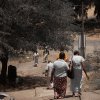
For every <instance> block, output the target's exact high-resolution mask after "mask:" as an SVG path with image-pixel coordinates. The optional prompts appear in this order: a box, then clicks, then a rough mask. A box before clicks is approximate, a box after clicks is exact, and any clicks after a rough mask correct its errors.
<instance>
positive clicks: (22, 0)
mask: <svg viewBox="0 0 100 100" xmlns="http://www.w3.org/2000/svg"><path fill="white" fill-rule="evenodd" d="M5 5H6V8H5V7H3V8H1V9H0V14H1V15H2V16H3V17H1V16H0V25H1V27H3V28H1V29H0V31H2V32H4V34H5V33H10V35H4V37H3V38H2V39H3V40H4V39H5V40H6V41H3V42H4V43H7V44H8V45H9V46H11V47H13V48H14V49H20V48H24V49H26V47H27V49H28V47H29V49H30V47H32V46H33V45H34V43H35V44H38V43H47V44H49V45H52V44H53V43H56V42H57V39H56V38H59V40H60V41H59V42H61V43H62V42H63V43H64V41H65V40H66V39H69V38H70V36H69V35H67V33H66V37H68V38H61V37H63V33H64V32H65V31H76V30H78V31H79V29H78V27H77V25H74V24H73V23H74V20H73V14H74V11H73V9H72V4H71V3H70V2H69V0H8V2H6V4H5ZM58 30H59V31H58ZM58 32H59V33H60V35H58ZM0 34H1V33H0ZM60 38H61V39H60ZM65 43H69V42H65Z"/></svg>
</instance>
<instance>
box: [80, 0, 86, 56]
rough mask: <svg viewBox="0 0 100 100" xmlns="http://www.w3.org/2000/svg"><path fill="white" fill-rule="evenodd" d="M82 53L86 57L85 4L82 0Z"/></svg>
mask: <svg viewBox="0 0 100 100" xmlns="http://www.w3.org/2000/svg"><path fill="white" fill-rule="evenodd" d="M80 53H81V56H83V57H84V58H85V37H84V4H83V0H82V31H81V34H80Z"/></svg>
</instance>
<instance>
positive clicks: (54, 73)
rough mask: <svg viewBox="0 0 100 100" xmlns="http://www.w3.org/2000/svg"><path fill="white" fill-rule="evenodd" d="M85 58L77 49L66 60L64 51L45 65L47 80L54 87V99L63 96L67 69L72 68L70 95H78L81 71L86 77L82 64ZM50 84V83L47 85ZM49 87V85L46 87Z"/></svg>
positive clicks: (80, 84) (79, 92) (79, 93)
mask: <svg viewBox="0 0 100 100" xmlns="http://www.w3.org/2000/svg"><path fill="white" fill-rule="evenodd" d="M84 61H85V59H84V58H83V57H82V56H80V54H79V51H77V50H76V51H74V54H73V56H72V57H71V58H70V59H69V61H67V62H66V58H65V53H64V52H60V53H59V58H58V59H57V60H56V61H54V62H53V63H51V61H50V62H49V63H48V64H47V66H46V69H45V70H46V72H48V73H49V74H48V77H49V78H48V80H49V81H50V84H51V83H53V89H54V99H59V98H64V97H65V95H66V89H67V76H68V71H71V70H72V69H73V73H74V77H73V78H71V84H70V87H71V91H72V96H80V95H81V88H82V71H84V72H85V74H86V77H87V78H89V77H88V75H87V73H86V71H85V65H84ZM70 64H71V65H72V66H69V65H70ZM49 86H50V85H49ZM48 88H49V87H48Z"/></svg>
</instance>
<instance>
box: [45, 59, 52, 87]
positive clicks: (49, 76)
mask: <svg viewBox="0 0 100 100" xmlns="http://www.w3.org/2000/svg"><path fill="white" fill-rule="evenodd" d="M52 69H53V63H52V62H51V61H50V60H49V61H48V64H47V66H46V68H45V76H46V77H47V89H51V88H53V87H52V86H51V85H52V84H53V83H51V84H50V78H51V72H52Z"/></svg>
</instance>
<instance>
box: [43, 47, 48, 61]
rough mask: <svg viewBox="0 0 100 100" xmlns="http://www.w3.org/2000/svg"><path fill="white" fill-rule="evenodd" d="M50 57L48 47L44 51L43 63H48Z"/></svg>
mask: <svg viewBox="0 0 100 100" xmlns="http://www.w3.org/2000/svg"><path fill="white" fill-rule="evenodd" d="M48 55H49V50H48V48H47V47H45V49H44V51H43V56H44V58H43V62H47V61H48Z"/></svg>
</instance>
